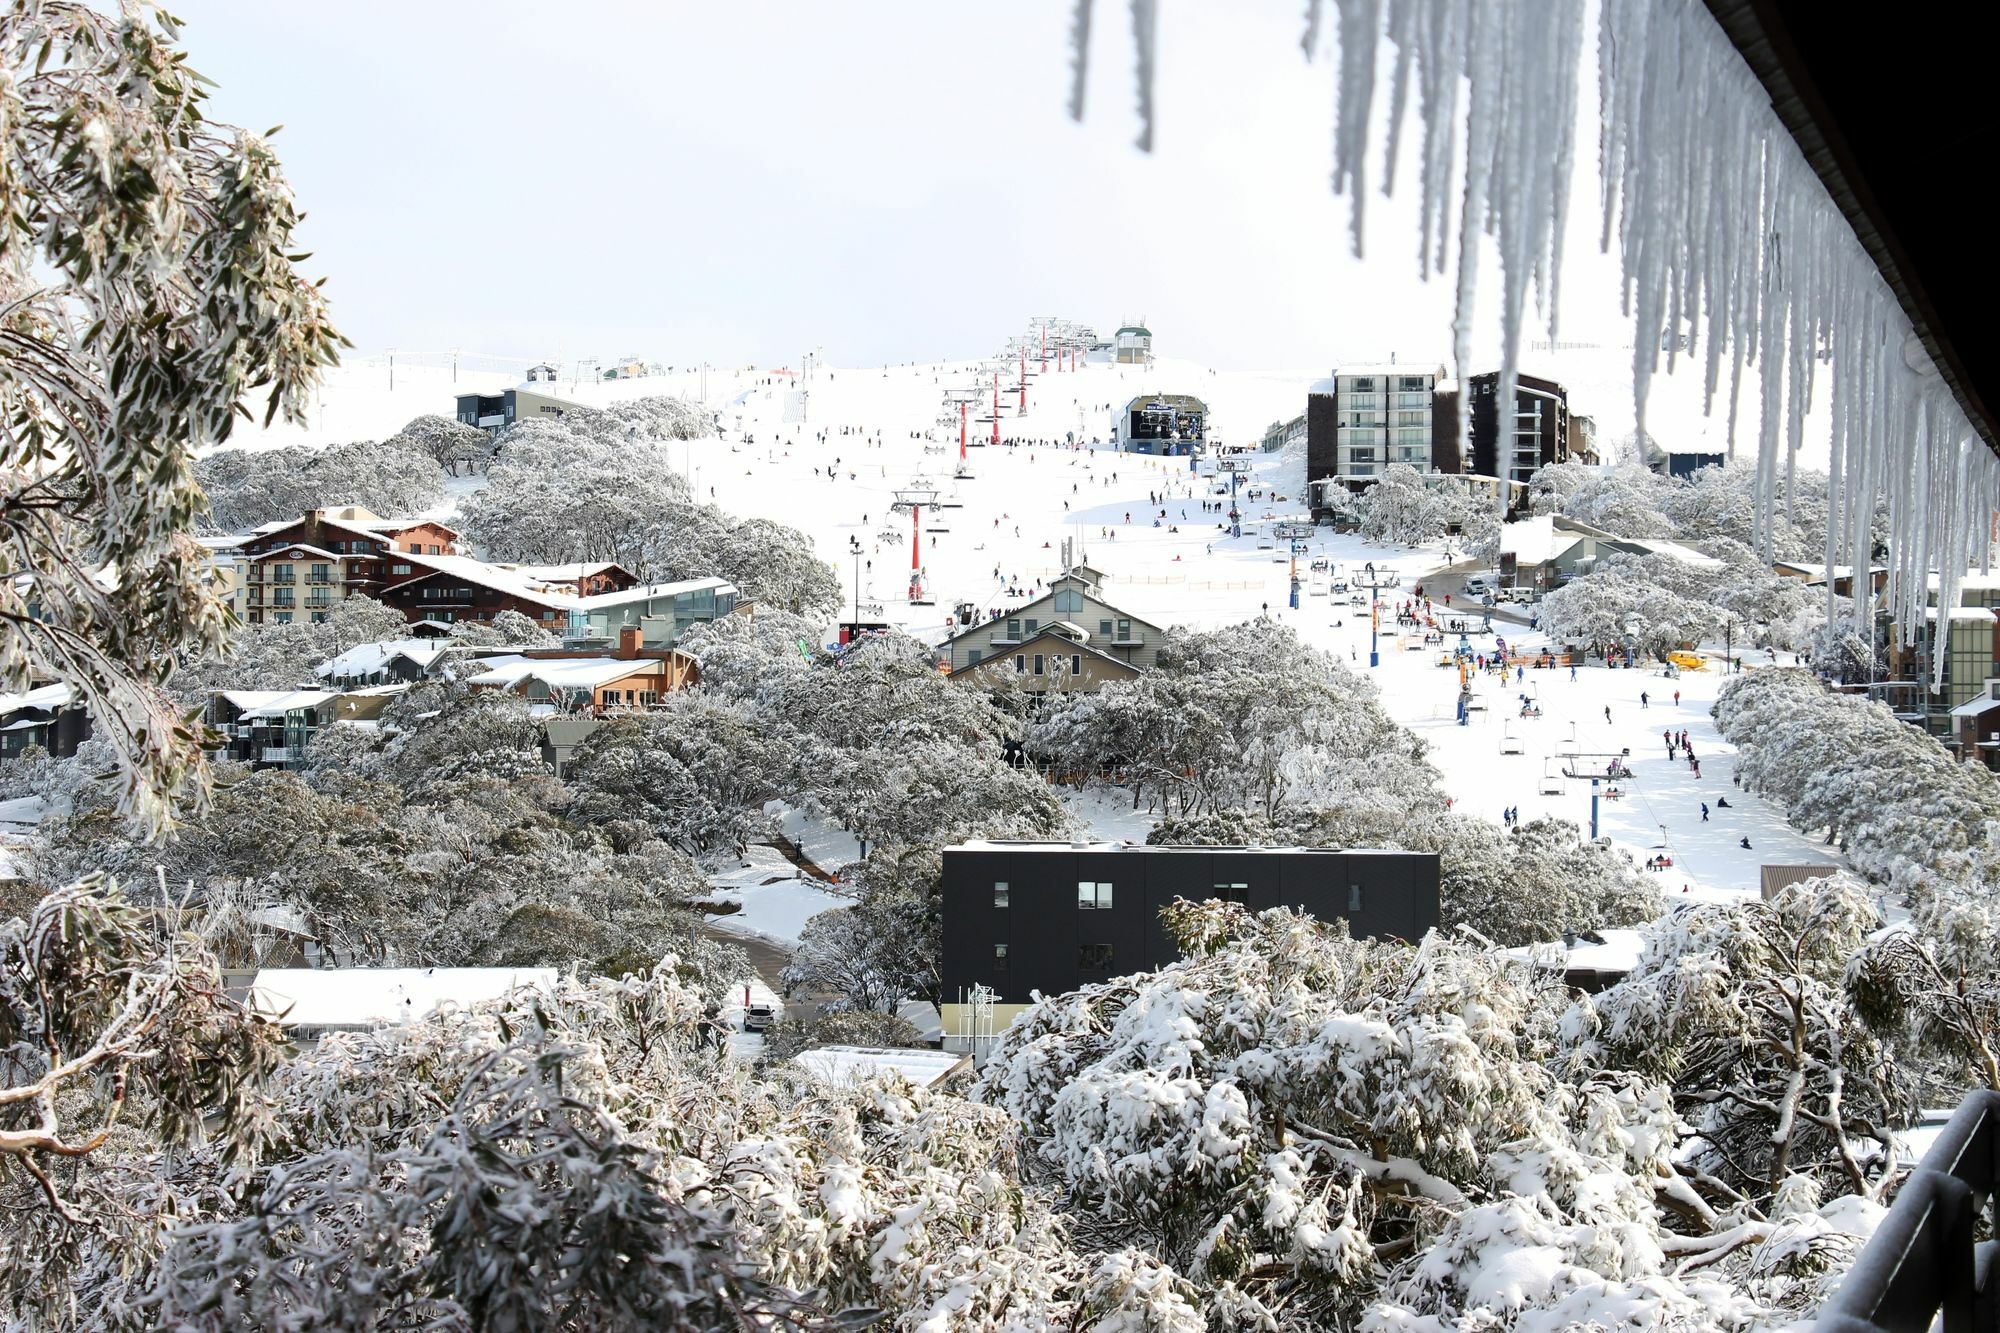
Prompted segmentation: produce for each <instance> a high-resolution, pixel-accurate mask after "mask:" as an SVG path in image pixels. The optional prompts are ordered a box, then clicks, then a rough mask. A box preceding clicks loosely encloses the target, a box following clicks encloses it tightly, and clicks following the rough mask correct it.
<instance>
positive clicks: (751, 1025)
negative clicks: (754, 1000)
mask: <svg viewBox="0 0 2000 1333" xmlns="http://www.w3.org/2000/svg"><path fill="white" fill-rule="evenodd" d="M777 1021H778V1011H777V1010H775V1009H773V1008H772V1007H771V1006H770V1005H768V1004H753V1005H751V1006H750V1007H749V1008H747V1009H745V1010H744V1011H743V1030H744V1031H745V1032H764V1031H768V1030H769V1029H770V1026H771V1024H773V1023H775V1022H777Z"/></svg>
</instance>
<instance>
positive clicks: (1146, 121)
mask: <svg viewBox="0 0 2000 1333" xmlns="http://www.w3.org/2000/svg"><path fill="white" fill-rule="evenodd" d="M1158 5H1159V0H1132V46H1133V55H1134V60H1135V64H1134V70H1133V72H1134V73H1135V74H1136V75H1137V76H1138V80H1139V138H1138V142H1137V147H1138V149H1139V151H1140V152H1142V153H1150V152H1152V151H1153V50H1154V39H1155V38H1156V37H1157V36H1158V32H1159V12H1158Z"/></svg>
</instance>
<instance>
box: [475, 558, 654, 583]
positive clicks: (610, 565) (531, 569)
mask: <svg viewBox="0 0 2000 1333" xmlns="http://www.w3.org/2000/svg"><path fill="white" fill-rule="evenodd" d="M505 568H507V569H511V570H513V571H514V572H516V573H517V574H520V575H521V576H522V577H524V578H531V579H541V580H543V581H544V582H548V583H573V582H575V581H576V580H577V579H587V578H589V577H590V576H591V575H593V574H604V573H608V572H610V571H611V570H614V569H615V570H617V571H618V572H619V573H620V574H623V575H624V576H625V577H626V578H628V579H637V578H638V577H639V576H638V575H637V574H634V573H633V572H632V571H631V570H629V569H627V568H625V566H623V565H621V564H619V563H618V562H617V561H615V560H578V561H573V562H572V563H570V564H567V565H507V566H505Z"/></svg>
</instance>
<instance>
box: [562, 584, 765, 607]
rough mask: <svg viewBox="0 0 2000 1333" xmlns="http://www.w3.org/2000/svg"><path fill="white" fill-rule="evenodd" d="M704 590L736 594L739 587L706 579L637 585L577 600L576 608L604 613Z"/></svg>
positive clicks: (593, 594) (596, 593) (597, 593)
mask: <svg viewBox="0 0 2000 1333" xmlns="http://www.w3.org/2000/svg"><path fill="white" fill-rule="evenodd" d="M703 588H713V589H714V590H715V591H717V592H721V591H723V590H724V589H725V588H726V589H728V590H729V591H730V592H736V591H737V587H736V585H735V584H733V583H731V582H730V581H729V580H728V579H719V578H704V579H681V580H679V581H677V582H674V583H637V584H634V585H633V586H631V587H629V588H620V589H619V590H618V591H616V592H594V593H591V594H590V595H589V596H588V597H579V598H577V599H576V602H575V604H576V606H577V607H578V608H579V609H580V610H584V611H603V610H608V609H609V608H611V607H614V606H624V605H626V604H627V603H630V602H649V601H651V600H653V599H654V598H655V597H677V596H679V595H681V594H682V593H689V592H700V591H701V590H702V589H703Z"/></svg>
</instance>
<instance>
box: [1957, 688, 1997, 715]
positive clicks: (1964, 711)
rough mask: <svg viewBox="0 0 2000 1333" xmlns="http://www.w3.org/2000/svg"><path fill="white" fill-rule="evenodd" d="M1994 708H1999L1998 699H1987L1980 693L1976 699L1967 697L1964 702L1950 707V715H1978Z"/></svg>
mask: <svg viewBox="0 0 2000 1333" xmlns="http://www.w3.org/2000/svg"><path fill="white" fill-rule="evenodd" d="M1996 708H2000V699H1989V698H1987V697H1986V696H1985V695H1983V694H1982V695H1980V696H1979V697H1978V698H1977V699H1967V700H1966V701H1965V702H1964V703H1962V704H1960V705H1959V706H1958V707H1956V708H1954V709H1952V710H1951V715H1952V716H1953V717H1978V716H1979V715H1980V714H1981V713H1990V712H1992V711H1993V710H1994V709H1996Z"/></svg>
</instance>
